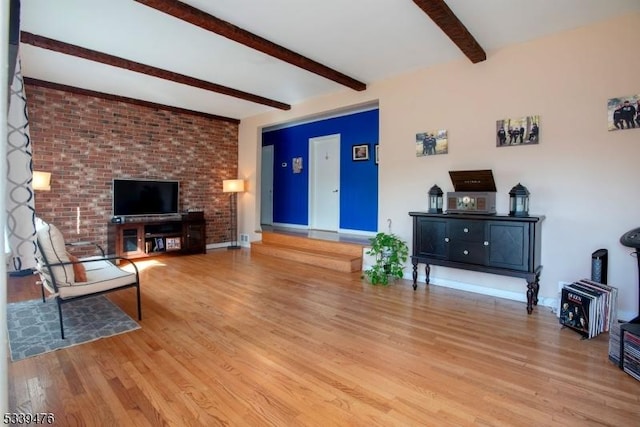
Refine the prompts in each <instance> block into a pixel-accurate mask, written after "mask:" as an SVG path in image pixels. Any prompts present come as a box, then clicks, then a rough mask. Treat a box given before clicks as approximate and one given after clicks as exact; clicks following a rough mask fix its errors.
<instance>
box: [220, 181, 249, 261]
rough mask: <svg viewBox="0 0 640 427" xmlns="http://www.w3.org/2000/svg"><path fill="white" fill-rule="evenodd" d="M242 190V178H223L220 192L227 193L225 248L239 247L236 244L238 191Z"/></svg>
mask: <svg viewBox="0 0 640 427" xmlns="http://www.w3.org/2000/svg"><path fill="white" fill-rule="evenodd" d="M243 191H244V180H243V179H225V180H223V181H222V192H223V193H230V195H229V198H230V200H229V217H230V218H229V221H230V223H231V224H230V226H229V230H230V236H229V246H227V249H240V245H238V193H242V192H243Z"/></svg>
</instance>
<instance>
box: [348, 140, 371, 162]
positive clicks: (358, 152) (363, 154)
mask: <svg viewBox="0 0 640 427" xmlns="http://www.w3.org/2000/svg"><path fill="white" fill-rule="evenodd" d="M351 159H352V160H353V161H359V160H369V144H359V145H354V146H353V147H351Z"/></svg>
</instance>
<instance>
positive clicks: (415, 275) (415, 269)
mask: <svg viewBox="0 0 640 427" xmlns="http://www.w3.org/2000/svg"><path fill="white" fill-rule="evenodd" d="M417 287H418V263H417V262H415V261H414V262H413V290H414V291H415V290H416V288H417Z"/></svg>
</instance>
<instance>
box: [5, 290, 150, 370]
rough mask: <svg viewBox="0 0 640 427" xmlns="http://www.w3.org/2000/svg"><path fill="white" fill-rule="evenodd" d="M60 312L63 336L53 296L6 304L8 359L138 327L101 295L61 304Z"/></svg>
mask: <svg viewBox="0 0 640 427" xmlns="http://www.w3.org/2000/svg"><path fill="white" fill-rule="evenodd" d="M62 316H63V320H64V334H65V339H62V338H60V323H59V320H58V307H57V304H56V302H55V300H47V302H44V303H43V302H42V299H37V300H29V301H21V302H14V303H9V304H7V328H8V330H9V331H8V337H9V347H10V349H11V360H12V361H14V362H15V361H17V360H21V359H25V358H27V357H32V356H37V355H38V354H42V353H47V352H50V351H53V350H58V349H60V348H65V347H71V346H74V345H78V344H83V343H86V342H90V341H95V340H98V339H100V338H106V337H110V336H113V335H118V334H121V333H124V332H129V331H133V330H135V329H139V328H140V325H138V323H136V321H134V320H133V319H132V318H131V317H129V316H128V315H127V314H126V313H125V312H123V311H122V310H120V308H119V307H118V306H116V305H115V304H113V303H112V302H111V301H109V300H108V299H107V298H106V297H105V296H103V295H99V296H95V297H91V298H87V299H83V300H78V301H73V302H69V303H66V304H63V305H62Z"/></svg>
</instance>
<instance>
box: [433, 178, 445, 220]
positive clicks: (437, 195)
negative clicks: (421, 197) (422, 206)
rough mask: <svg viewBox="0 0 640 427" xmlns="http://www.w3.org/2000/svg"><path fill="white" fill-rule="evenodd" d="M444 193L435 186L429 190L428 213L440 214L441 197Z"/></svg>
mask: <svg viewBox="0 0 640 427" xmlns="http://www.w3.org/2000/svg"><path fill="white" fill-rule="evenodd" d="M443 194H444V193H443V192H442V190H441V189H440V187H438V186H437V185H434V186H433V187H431V189H430V190H429V213H442V195H443Z"/></svg>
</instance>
